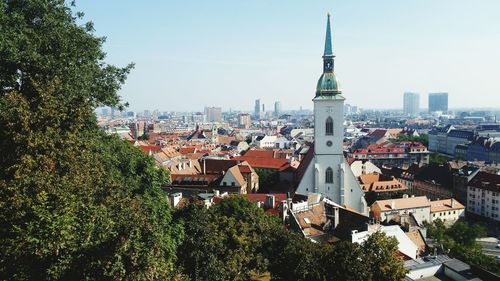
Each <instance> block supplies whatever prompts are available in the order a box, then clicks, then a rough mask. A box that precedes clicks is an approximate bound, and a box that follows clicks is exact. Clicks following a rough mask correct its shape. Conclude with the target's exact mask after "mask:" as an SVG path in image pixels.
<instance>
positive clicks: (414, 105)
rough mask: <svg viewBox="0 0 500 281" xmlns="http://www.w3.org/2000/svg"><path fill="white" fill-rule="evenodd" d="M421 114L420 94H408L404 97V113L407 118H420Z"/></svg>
mask: <svg viewBox="0 0 500 281" xmlns="http://www.w3.org/2000/svg"><path fill="white" fill-rule="evenodd" d="M419 112H420V94H418V93H412V92H406V93H404V95H403V113H404V115H406V116H418V114H419Z"/></svg>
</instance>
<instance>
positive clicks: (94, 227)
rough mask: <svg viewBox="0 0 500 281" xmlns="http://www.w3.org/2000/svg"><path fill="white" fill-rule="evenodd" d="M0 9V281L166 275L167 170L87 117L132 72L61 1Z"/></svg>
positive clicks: (35, 0) (110, 99)
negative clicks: (115, 62) (111, 61)
mask: <svg viewBox="0 0 500 281" xmlns="http://www.w3.org/2000/svg"><path fill="white" fill-rule="evenodd" d="M1 3H2V4H1V7H0V26H1V27H2V32H1V33H0V36H1V39H0V155H2V157H0V167H2V169H0V245H1V247H0V279H8V280H34V279H36V280H46V279H70V280H79V279H89V280H95V279H129V280H154V279H172V278H173V277H175V276H174V266H173V265H174V262H175V249H176V246H177V244H179V241H180V240H181V238H182V231H181V229H180V227H179V226H178V225H176V224H175V223H173V222H172V219H171V211H170V208H169V207H168V205H167V201H166V198H165V196H164V195H163V193H162V190H161V189H160V187H161V185H162V184H163V183H165V182H166V181H168V174H167V173H166V172H165V171H164V170H161V169H158V168H156V166H155V165H154V162H153V160H152V159H150V158H148V157H145V156H144V155H143V154H142V153H141V152H140V151H139V150H138V149H136V148H133V147H132V146H130V145H129V144H128V143H126V142H124V141H122V140H119V139H118V138H117V137H115V136H106V135H105V134H104V133H103V132H101V130H100V129H99V128H98V127H97V122H96V118H95V115H94V113H93V110H94V108H95V107H96V106H101V105H108V106H121V104H120V101H119V97H118V95H117V91H118V90H119V89H120V86H121V85H122V83H123V82H124V80H125V78H126V75H127V73H128V72H129V71H130V69H131V66H127V67H125V68H117V67H114V66H110V65H107V64H106V63H105V62H104V58H105V54H104V52H103V51H102V49H101V45H102V42H103V39H102V38H98V37H95V36H94V34H93V28H92V24H91V23H88V24H84V25H83V26H80V25H78V24H77V23H76V20H77V18H79V17H81V16H82V15H81V14H76V15H75V14H73V13H72V11H71V8H70V7H68V6H67V5H66V4H65V2H64V1H62V0H59V1H57V0H19V1H17V0H16V1H9V0H4V1H2V2H1Z"/></svg>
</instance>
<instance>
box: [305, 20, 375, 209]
mask: <svg viewBox="0 0 500 281" xmlns="http://www.w3.org/2000/svg"><path fill="white" fill-rule="evenodd" d="M325 41H326V42H325V51H324V53H323V74H321V77H320V78H319V80H318V82H317V84H316V95H315V97H314V98H313V103H314V144H313V145H314V149H313V150H311V151H312V153H313V157H310V158H309V159H310V160H306V161H305V162H301V165H306V168H305V171H304V173H303V175H302V177H301V178H300V183H299V185H298V187H297V190H296V194H302V195H307V194H309V193H311V192H313V193H318V194H321V195H322V196H324V197H327V198H328V199H330V200H332V201H333V202H335V203H337V204H340V205H346V206H348V207H349V208H352V209H355V210H356V211H357V212H360V213H363V214H367V213H368V206H367V203H366V200H365V199H364V195H363V190H362V188H361V186H360V184H359V182H358V181H357V180H356V177H355V176H354V174H353V173H352V170H351V168H350V166H349V164H348V163H347V161H346V160H345V159H344V148H343V142H344V125H343V124H344V100H345V97H344V96H343V94H342V90H341V88H340V85H339V83H338V81H337V76H336V74H335V71H334V63H335V60H334V59H335V55H334V54H333V50H332V41H331V32H330V15H328V21H327V26H326V40H325ZM304 159H306V158H304ZM303 163H304V164H303Z"/></svg>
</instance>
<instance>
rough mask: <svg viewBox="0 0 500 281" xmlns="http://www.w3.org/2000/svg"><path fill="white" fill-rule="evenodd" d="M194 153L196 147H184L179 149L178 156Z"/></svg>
mask: <svg viewBox="0 0 500 281" xmlns="http://www.w3.org/2000/svg"><path fill="white" fill-rule="evenodd" d="M195 152H196V147H194V146H186V147H181V148H180V149H179V153H180V154H189V153H195Z"/></svg>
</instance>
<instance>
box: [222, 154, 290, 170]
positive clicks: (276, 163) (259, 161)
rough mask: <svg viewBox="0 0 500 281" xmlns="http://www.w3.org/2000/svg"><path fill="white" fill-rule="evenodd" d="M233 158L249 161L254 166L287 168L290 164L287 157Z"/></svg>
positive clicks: (277, 168) (276, 168)
mask: <svg viewBox="0 0 500 281" xmlns="http://www.w3.org/2000/svg"><path fill="white" fill-rule="evenodd" d="M232 160H238V161H247V162H248V164H250V166H252V168H261V169H275V170H280V171H282V170H285V169H287V168H288V166H290V163H288V160H287V159H275V158H258V157H245V156H239V157H234V158H232Z"/></svg>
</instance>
